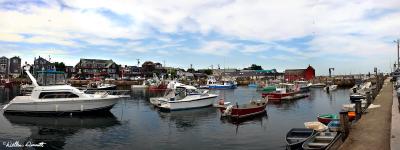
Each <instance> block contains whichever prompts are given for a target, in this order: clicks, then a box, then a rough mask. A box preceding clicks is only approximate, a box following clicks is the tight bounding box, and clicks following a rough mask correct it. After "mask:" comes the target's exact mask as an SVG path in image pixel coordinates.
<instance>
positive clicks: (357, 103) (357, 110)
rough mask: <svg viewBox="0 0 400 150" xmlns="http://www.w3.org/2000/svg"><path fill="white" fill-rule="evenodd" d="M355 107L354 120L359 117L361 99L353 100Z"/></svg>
mask: <svg viewBox="0 0 400 150" xmlns="http://www.w3.org/2000/svg"><path fill="white" fill-rule="evenodd" d="M355 104H356V105H355V107H356V108H355V109H356V120H358V119H360V118H361V113H362V110H361V100H356V101H355Z"/></svg>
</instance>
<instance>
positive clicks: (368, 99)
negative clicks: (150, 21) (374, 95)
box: [365, 92, 372, 108]
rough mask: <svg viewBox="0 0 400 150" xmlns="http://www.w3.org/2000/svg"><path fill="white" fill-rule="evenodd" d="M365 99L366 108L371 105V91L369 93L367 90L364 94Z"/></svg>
mask: <svg viewBox="0 0 400 150" xmlns="http://www.w3.org/2000/svg"><path fill="white" fill-rule="evenodd" d="M365 99H366V100H367V105H366V106H365V107H366V108H368V107H369V105H371V102H372V100H371V93H370V92H367V93H366V94H365Z"/></svg>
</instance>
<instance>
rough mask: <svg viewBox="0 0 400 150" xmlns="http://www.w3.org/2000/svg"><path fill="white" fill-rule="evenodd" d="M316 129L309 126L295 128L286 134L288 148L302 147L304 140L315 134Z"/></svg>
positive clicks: (291, 149)
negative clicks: (308, 127)
mask: <svg viewBox="0 0 400 150" xmlns="http://www.w3.org/2000/svg"><path fill="white" fill-rule="evenodd" d="M315 133H316V132H315V130H313V129H307V128H293V129H291V130H290V131H289V132H288V133H287V134H286V143H287V149H290V150H295V149H300V148H301V146H302V144H303V143H304V141H306V140H307V139H308V138H310V137H312V136H313V135H314V134H315Z"/></svg>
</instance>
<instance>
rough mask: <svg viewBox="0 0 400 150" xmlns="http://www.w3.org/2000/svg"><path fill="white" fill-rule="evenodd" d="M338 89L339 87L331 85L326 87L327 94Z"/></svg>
mask: <svg viewBox="0 0 400 150" xmlns="http://www.w3.org/2000/svg"><path fill="white" fill-rule="evenodd" d="M336 89H337V85H329V86H326V87H324V91H326V92H331V91H334V90H336Z"/></svg>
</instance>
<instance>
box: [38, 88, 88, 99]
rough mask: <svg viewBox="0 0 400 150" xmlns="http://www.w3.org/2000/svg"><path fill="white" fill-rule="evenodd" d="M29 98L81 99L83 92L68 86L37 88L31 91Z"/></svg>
mask: <svg viewBox="0 0 400 150" xmlns="http://www.w3.org/2000/svg"><path fill="white" fill-rule="evenodd" d="M31 97H32V98H34V99H65V98H83V97H85V96H84V94H83V92H81V91H79V90H78V89H75V88H73V87H71V86H69V85H56V86H39V87H35V88H34V89H33V91H32V94H31Z"/></svg>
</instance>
